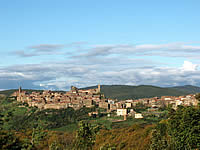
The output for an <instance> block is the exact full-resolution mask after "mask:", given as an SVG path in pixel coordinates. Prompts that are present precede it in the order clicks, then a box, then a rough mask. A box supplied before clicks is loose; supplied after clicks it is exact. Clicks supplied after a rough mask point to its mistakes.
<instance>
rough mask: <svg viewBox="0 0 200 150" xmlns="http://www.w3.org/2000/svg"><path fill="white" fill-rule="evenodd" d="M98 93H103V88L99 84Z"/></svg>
mask: <svg viewBox="0 0 200 150" xmlns="http://www.w3.org/2000/svg"><path fill="white" fill-rule="evenodd" d="M98 92H99V93H100V92H101V86H100V84H98Z"/></svg>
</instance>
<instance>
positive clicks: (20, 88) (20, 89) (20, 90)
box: [19, 86, 22, 94]
mask: <svg viewBox="0 0 200 150" xmlns="http://www.w3.org/2000/svg"><path fill="white" fill-rule="evenodd" d="M21 92H22V87H21V86H20V87H19V94H20V93H21Z"/></svg>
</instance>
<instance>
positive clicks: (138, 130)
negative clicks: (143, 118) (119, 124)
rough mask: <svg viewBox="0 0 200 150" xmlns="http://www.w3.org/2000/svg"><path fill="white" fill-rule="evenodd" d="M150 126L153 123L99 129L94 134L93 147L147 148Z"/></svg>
mask: <svg viewBox="0 0 200 150" xmlns="http://www.w3.org/2000/svg"><path fill="white" fill-rule="evenodd" d="M152 127H153V125H142V124H134V125H132V126H129V127H124V128H120V129H111V130H101V131H100V132H99V134H98V135H97V136H96V143H95V145H94V146H93V149H94V150H99V149H102V150H109V149H110V150H111V149H113V150H114V149H117V150H118V149H120V150H123V149H134V150H146V149H148V148H149V144H150V133H151V130H152Z"/></svg>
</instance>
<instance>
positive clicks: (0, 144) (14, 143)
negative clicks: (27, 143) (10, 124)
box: [0, 130, 23, 150]
mask: <svg viewBox="0 0 200 150" xmlns="http://www.w3.org/2000/svg"><path fill="white" fill-rule="evenodd" d="M22 148H23V147H22V143H21V142H20V141H19V139H18V138H16V137H15V135H14V134H13V133H11V132H8V131H2V130H1V131H0V149H2V150H7V149H12V150H21V149H22Z"/></svg>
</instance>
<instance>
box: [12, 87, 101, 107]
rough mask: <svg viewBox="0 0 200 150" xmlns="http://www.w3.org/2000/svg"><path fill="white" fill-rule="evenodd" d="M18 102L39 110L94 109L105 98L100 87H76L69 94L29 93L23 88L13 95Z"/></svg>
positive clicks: (48, 91) (51, 92)
mask: <svg viewBox="0 0 200 150" xmlns="http://www.w3.org/2000/svg"><path fill="white" fill-rule="evenodd" d="M13 96H16V97H17V101H18V102H23V103H24V102H26V103H27V104H28V105H29V106H32V107H34V106H36V107H38V108H39V109H62V108H68V107H72V108H74V109H80V108H82V107H93V106H94V104H98V103H99V102H100V101H101V100H102V99H103V98H104V96H103V94H101V93H100V85H98V88H96V89H87V90H82V89H78V88H76V87H74V86H72V87H71V90H70V91H68V92H65V93H63V92H53V91H50V90H47V91H43V92H32V93H30V94H29V93H28V92H26V91H22V89H21V87H20V88H19V90H18V91H17V92H15V93H14V94H13Z"/></svg>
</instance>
